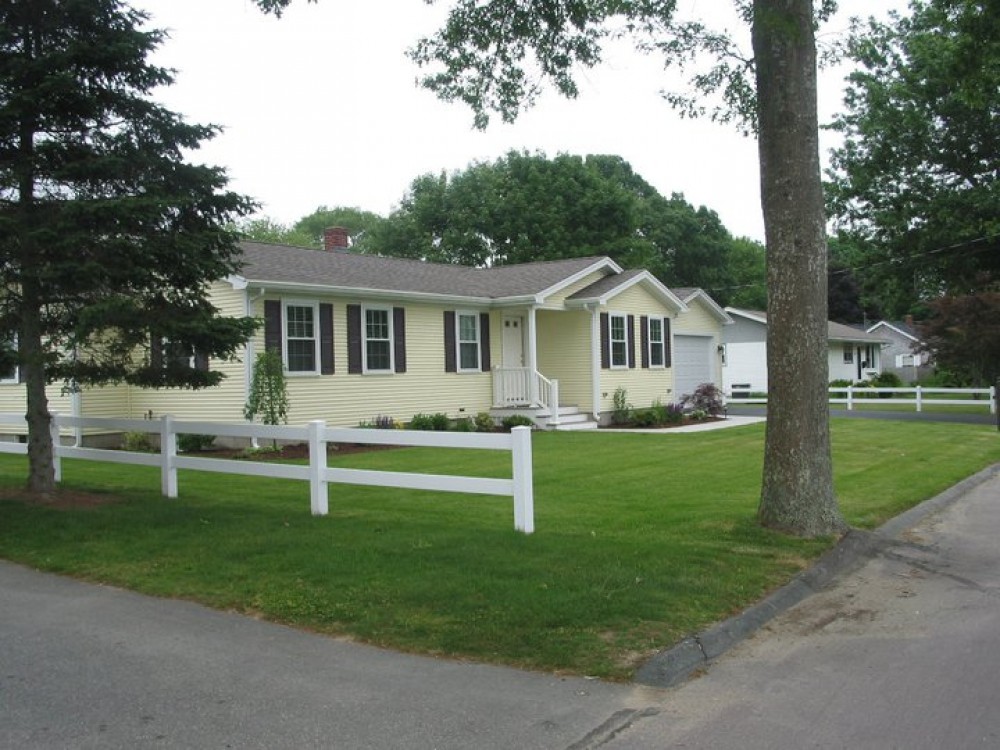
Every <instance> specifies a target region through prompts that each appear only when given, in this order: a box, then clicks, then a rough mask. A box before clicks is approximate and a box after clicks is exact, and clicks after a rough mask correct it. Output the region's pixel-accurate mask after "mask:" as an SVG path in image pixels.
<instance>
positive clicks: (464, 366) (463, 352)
mask: <svg viewBox="0 0 1000 750" xmlns="http://www.w3.org/2000/svg"><path fill="white" fill-rule="evenodd" d="M455 325H456V327H457V328H458V330H457V332H456V334H457V336H456V337H457V340H458V370H459V372H479V370H480V350H479V346H480V336H479V315H477V314H476V313H462V312H460V313H458V314H457V315H456V316H455Z"/></svg>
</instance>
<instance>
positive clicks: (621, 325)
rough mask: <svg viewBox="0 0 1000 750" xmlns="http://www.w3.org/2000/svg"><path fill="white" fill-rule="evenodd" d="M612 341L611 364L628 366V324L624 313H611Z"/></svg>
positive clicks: (613, 365)
mask: <svg viewBox="0 0 1000 750" xmlns="http://www.w3.org/2000/svg"><path fill="white" fill-rule="evenodd" d="M609 323H610V341H611V366H612V367H628V346H629V342H628V324H627V322H626V319H625V316H624V315H618V314H615V313H611V315H610V317H609Z"/></svg>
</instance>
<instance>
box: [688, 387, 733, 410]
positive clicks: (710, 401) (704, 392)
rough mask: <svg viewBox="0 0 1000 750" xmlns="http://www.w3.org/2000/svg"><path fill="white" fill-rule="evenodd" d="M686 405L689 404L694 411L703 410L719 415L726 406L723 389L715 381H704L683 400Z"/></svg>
mask: <svg viewBox="0 0 1000 750" xmlns="http://www.w3.org/2000/svg"><path fill="white" fill-rule="evenodd" d="M681 403H683V404H684V406H689V407H691V409H693V410H694V411H703V412H705V415H706V416H707V415H709V414H711V415H712V416H713V417H717V416H718V415H719V414H721V413H722V410H723V409H724V408H725V402H724V400H723V396H722V391H720V390H719V389H718V388H717V387H716V386H715V384H714V383H702V384H701V385H699V386H698V387H697V388H695V389H694V393H690V394H688V395H687V396H685V397H684V398H683V400H682V402H681Z"/></svg>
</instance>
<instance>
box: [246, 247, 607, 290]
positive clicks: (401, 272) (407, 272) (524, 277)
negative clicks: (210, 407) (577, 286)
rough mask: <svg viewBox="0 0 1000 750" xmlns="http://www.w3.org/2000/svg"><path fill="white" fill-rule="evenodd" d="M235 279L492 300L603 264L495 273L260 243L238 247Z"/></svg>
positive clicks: (547, 264)
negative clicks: (240, 263)
mask: <svg viewBox="0 0 1000 750" xmlns="http://www.w3.org/2000/svg"><path fill="white" fill-rule="evenodd" d="M240 247H241V248H242V251H243V262H244V266H243V269H242V271H241V272H240V274H239V275H240V276H242V277H243V278H245V279H246V280H247V281H249V282H252V283H257V284H267V283H273V284H306V285H311V286H330V287H337V288H341V289H359V290H364V289H368V290H378V291H386V292H402V293H422V294H441V295H450V296H462V297H479V298H486V299H497V298H503V297H520V296H525V295H534V294H538V293H539V292H542V291H544V290H546V289H548V288H549V287H551V286H553V285H555V284H557V283H559V282H560V281H562V280H564V279H566V278H568V277H570V276H572V275H574V274H576V273H579V272H580V271H583V270H585V269H586V268H588V267H590V266H591V265H593V264H595V263H598V262H600V261H602V260H605V258H603V257H587V258H569V259H566V260H553V261H541V262H538V263H520V264H516V265H510V266H497V267H494V268H473V267H471V266H459V265H448V264H444V263H428V262H425V261H421V260H407V259H404V258H385V257H380V256H376V255H363V254H361V253H352V252H349V251H343V250H334V251H332V252H331V251H325V250H310V249H308V248H301V247H291V246H288V245H271V244H266V243H262V242H249V241H246V242H241V243H240Z"/></svg>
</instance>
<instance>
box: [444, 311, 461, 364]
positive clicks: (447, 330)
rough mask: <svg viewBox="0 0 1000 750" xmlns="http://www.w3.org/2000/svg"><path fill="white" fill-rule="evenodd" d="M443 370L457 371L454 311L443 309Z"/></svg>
mask: <svg viewBox="0 0 1000 750" xmlns="http://www.w3.org/2000/svg"><path fill="white" fill-rule="evenodd" d="M444 371H445V372H458V357H457V354H456V352H455V311H454V310H445V311H444Z"/></svg>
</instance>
